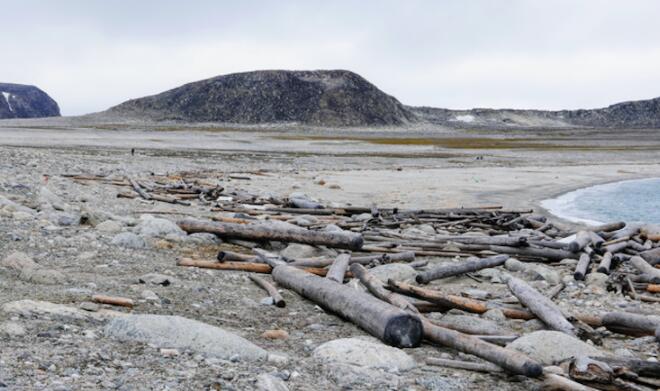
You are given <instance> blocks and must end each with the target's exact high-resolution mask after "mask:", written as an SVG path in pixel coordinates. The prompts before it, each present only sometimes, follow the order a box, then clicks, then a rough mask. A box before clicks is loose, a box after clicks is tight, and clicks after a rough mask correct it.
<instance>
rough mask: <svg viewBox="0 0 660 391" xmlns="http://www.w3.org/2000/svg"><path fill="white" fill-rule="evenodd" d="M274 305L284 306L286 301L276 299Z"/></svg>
mask: <svg viewBox="0 0 660 391" xmlns="http://www.w3.org/2000/svg"><path fill="white" fill-rule="evenodd" d="M275 305H276V306H277V307H280V308H284V307H286V302H285V301H284V300H277V301H276V302H275Z"/></svg>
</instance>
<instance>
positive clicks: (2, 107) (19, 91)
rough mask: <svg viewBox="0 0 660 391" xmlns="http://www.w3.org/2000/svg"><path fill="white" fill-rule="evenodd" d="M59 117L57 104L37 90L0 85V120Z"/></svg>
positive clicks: (34, 88) (31, 87)
mask: <svg viewBox="0 0 660 391" xmlns="http://www.w3.org/2000/svg"><path fill="white" fill-rule="evenodd" d="M59 116H60V108H59V106H58V105H57V102H55V101H54V100H53V99H52V98H51V97H50V96H48V94H46V93H45V92H43V91H42V90H40V89H39V88H37V87H34V86H26V85H22V84H10V83H0V119H6V118H40V117H59Z"/></svg>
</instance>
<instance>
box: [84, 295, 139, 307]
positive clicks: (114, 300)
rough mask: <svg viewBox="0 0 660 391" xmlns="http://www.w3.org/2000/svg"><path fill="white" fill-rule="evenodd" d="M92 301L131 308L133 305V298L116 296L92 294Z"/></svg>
mask: <svg viewBox="0 0 660 391" xmlns="http://www.w3.org/2000/svg"><path fill="white" fill-rule="evenodd" d="M92 301H93V302H95V303H100V304H110V305H116V306H120V307H127V308H133V305H134V304H133V300H131V299H127V298H125V297H116V296H105V295H94V296H92Z"/></svg>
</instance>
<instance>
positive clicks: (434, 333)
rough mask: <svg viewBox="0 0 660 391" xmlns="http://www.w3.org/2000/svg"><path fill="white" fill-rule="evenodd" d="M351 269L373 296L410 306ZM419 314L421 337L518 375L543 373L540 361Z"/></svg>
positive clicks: (355, 267)
mask: <svg viewBox="0 0 660 391" xmlns="http://www.w3.org/2000/svg"><path fill="white" fill-rule="evenodd" d="M351 271H352V272H353V273H354V274H355V275H356V277H358V278H359V279H360V282H361V283H362V284H363V285H365V286H366V287H367V289H368V290H369V292H371V293H372V294H374V295H375V296H376V297H378V298H380V299H381V300H384V301H387V302H389V303H390V304H392V305H394V306H396V307H398V308H400V309H409V308H410V303H409V302H407V301H406V300H404V299H402V298H401V297H399V296H394V295H392V294H391V293H389V292H388V291H387V290H385V289H384V288H383V282H382V281H380V280H378V279H377V278H375V277H373V276H370V275H369V273H368V272H367V270H366V269H365V268H364V267H363V266H361V265H357V264H355V265H352V266H351ZM418 316H419V319H420V320H421V322H422V324H423V325H424V337H425V338H426V339H428V340H429V341H431V342H435V343H439V344H441V345H443V346H449V347H451V348H454V349H456V350H458V351H460V352H463V353H468V354H473V355H475V356H477V357H480V358H483V359H484V360H487V361H490V362H492V363H494V364H496V365H498V366H500V367H502V368H504V369H506V370H508V371H509V372H512V373H515V374H518V375H524V376H528V377H538V376H540V375H541V374H542V373H543V367H542V366H541V365H540V364H538V363H537V362H535V361H533V360H532V359H530V358H529V357H527V356H526V355H524V354H522V353H520V352H517V351H515V350H510V349H506V348H503V347H501V346H497V345H494V344H491V343H488V342H484V341H482V340H481V339H479V338H476V337H473V336H470V335H466V334H463V333H460V332H458V331H454V330H450V329H446V328H444V327H440V326H438V325H436V324H433V323H432V322H431V321H429V320H428V319H427V318H425V317H424V316H422V315H418Z"/></svg>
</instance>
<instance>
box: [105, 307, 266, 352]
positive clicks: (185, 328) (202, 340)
mask: <svg viewBox="0 0 660 391" xmlns="http://www.w3.org/2000/svg"><path fill="white" fill-rule="evenodd" d="M105 334H106V335H107V336H109V337H112V338H116V339H119V340H121V341H137V342H144V343H148V344H151V345H154V346H156V347H159V348H175V349H181V350H192V351H194V352H197V353H205V354H208V355H211V356H216V357H218V358H221V359H225V360H228V359H230V358H231V357H235V356H238V357H239V358H240V360H247V361H257V360H266V358H267V356H268V353H267V352H266V351H265V350H264V349H262V348H260V347H258V346H256V345H255V344H253V343H252V342H250V341H248V340H246V339H244V338H242V337H240V336H238V335H236V334H233V333H230V332H228V331H225V330H223V329H221V328H219V327H215V326H211V325H208V324H206V323H202V322H199V321H196V320H192V319H187V318H183V317H180V316H166V315H127V316H122V317H117V318H115V319H113V320H111V321H110V322H109V323H108V325H107V326H106V327H105Z"/></svg>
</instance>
